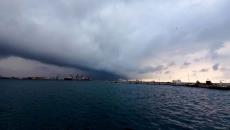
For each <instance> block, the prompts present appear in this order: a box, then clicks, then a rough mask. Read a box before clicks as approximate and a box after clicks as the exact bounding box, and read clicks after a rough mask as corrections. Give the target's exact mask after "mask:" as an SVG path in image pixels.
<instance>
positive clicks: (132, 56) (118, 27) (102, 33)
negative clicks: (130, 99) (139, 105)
mask: <svg viewBox="0 0 230 130" xmlns="http://www.w3.org/2000/svg"><path fill="white" fill-rule="evenodd" d="M229 7H230V2H229V1H228V0H209V1H208V0H204V1H190V0H185V1H181V0H173V1H172V0H167V1H162V2H160V1H157V0H143V1H137V0H120V1H117V0H110V1H107V0H77V1H76V0H68V1H63V0H47V1H43V0H42V1H41V0H1V1H0V55H2V56H4V57H5V56H11V55H13V56H19V57H24V58H28V59H33V60H38V61H40V62H43V63H48V64H54V65H58V66H66V67H75V68H78V69H81V70H84V71H86V72H88V73H91V74H96V76H99V77H100V76H103V77H118V76H117V75H122V76H127V77H129V75H130V74H133V73H132V72H135V73H136V74H138V73H151V72H156V71H161V70H164V68H167V67H164V66H161V65H160V64H169V65H170V63H156V65H154V66H153V65H151V66H148V67H143V66H147V65H146V64H144V63H145V61H146V60H151V59H157V58H161V56H162V55H164V56H166V57H169V58H170V56H173V55H185V54H188V53H193V52H195V51H199V50H202V49H203V48H209V49H211V50H215V49H216V48H218V47H219V46H221V45H220V44H219V43H223V42H225V41H228V40H230V39H229V38H230V36H229V34H230V17H229V16H230V15H229V13H228V10H229ZM178 60H180V59H178ZM154 62H156V61H154ZM173 63H174V62H173ZM171 65H173V64H171ZM171 65H170V66H171ZM184 65H185V66H188V65H189V64H188V63H187V64H184ZM143 68H144V69H143Z"/></svg>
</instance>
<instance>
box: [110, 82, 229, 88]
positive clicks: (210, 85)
mask: <svg viewBox="0 0 230 130" xmlns="http://www.w3.org/2000/svg"><path fill="white" fill-rule="evenodd" d="M113 83H125V84H146V85H170V86H176V87H193V88H207V89H217V90H230V83H221V82H220V83H212V82H211V81H206V82H205V83H201V82H199V81H197V82H195V83H192V82H182V81H181V80H173V81H172V82H155V81H141V80H135V81H129V80H126V81H113Z"/></svg>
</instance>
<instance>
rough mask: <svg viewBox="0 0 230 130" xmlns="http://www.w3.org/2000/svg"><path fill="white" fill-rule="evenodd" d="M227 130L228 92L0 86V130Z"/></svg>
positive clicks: (61, 84)
mask: <svg viewBox="0 0 230 130" xmlns="http://www.w3.org/2000/svg"><path fill="white" fill-rule="evenodd" d="M26 129H31V130H75V129H76V130H113V129H114V130H154V129H163V130H164V129H175V130H180V129H204V130H211V129H223V130H230V91H220V90H209V89H199V88H187V87H173V86H150V85H128V84H113V83H109V82H99V81H92V82H77V81H17V80H0V130H26Z"/></svg>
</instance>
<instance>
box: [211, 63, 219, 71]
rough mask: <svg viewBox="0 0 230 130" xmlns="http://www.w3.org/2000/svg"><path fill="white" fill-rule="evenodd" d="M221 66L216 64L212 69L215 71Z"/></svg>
mask: <svg viewBox="0 0 230 130" xmlns="http://www.w3.org/2000/svg"><path fill="white" fill-rule="evenodd" d="M219 67H220V65H219V64H215V65H213V66H212V69H213V70H214V71H217V70H219Z"/></svg>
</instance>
